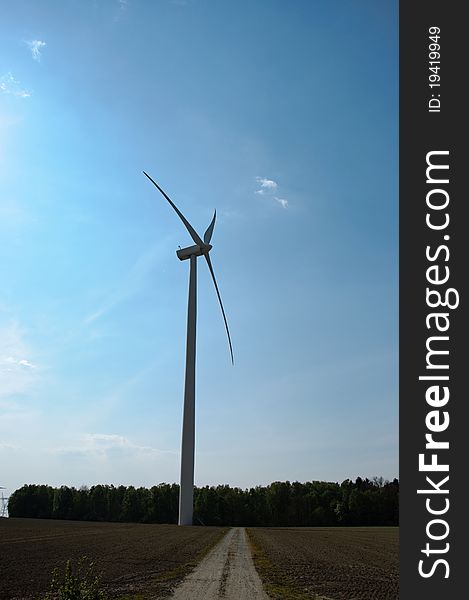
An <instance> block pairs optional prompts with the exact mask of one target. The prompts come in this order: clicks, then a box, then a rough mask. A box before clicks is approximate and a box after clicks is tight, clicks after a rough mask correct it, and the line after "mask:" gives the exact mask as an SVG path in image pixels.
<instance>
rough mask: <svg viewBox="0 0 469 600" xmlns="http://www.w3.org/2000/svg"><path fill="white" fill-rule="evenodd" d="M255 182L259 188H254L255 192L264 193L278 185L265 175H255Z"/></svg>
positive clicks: (271, 190)
mask: <svg viewBox="0 0 469 600" xmlns="http://www.w3.org/2000/svg"><path fill="white" fill-rule="evenodd" d="M256 181H257V183H258V184H259V185H260V188H259V189H258V190H256V194H261V195H264V194H265V193H266V192H274V191H275V190H276V189H277V187H278V185H277V183H276V182H275V181H274V180H273V179H267V178H266V177H256Z"/></svg>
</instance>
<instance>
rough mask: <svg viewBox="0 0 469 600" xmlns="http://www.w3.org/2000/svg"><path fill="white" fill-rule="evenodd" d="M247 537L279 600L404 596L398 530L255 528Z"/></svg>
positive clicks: (385, 599)
mask: <svg viewBox="0 0 469 600" xmlns="http://www.w3.org/2000/svg"><path fill="white" fill-rule="evenodd" d="M248 533H249V536H250V539H251V542H252V546H253V550H254V559H255V564H256V566H257V568H258V570H259V574H260V575H261V578H262V579H263V580H264V583H266V584H267V591H268V592H269V594H270V595H272V597H274V598H290V597H291V598H316V596H315V594H318V595H320V596H323V597H326V598H331V599H333V600H352V599H353V600H395V599H396V598H398V596H399V588H398V582H399V556H398V545H399V529H398V528H397V527H350V528H345V527H340V528H301V529H299V528H295V529H290V528H269V529H267V528H265V529H264V528H253V529H249V531H248ZM289 589H291V590H292V595H291V596H290V595H288V590H289ZM294 591H297V592H299V594H298V595H295V594H294Z"/></svg>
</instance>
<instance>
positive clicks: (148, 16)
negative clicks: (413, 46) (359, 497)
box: [0, 0, 398, 491]
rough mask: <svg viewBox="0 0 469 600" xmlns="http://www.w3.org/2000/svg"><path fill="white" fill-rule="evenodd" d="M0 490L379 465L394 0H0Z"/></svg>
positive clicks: (390, 327)
mask: <svg viewBox="0 0 469 600" xmlns="http://www.w3.org/2000/svg"><path fill="white" fill-rule="evenodd" d="M0 9H1V13H2V14H1V19H0V56H1V59H0V184H1V190H2V191H1V197H0V281H1V286H0V378H1V383H0V464H1V470H0V485H4V486H6V487H7V488H8V490H9V491H13V490H14V489H15V488H17V487H19V486H20V485H22V484H23V483H34V482H36V483H49V484H52V485H61V484H67V485H77V486H78V485H82V484H87V485H92V484H95V483H114V484H121V483H122V484H126V485H130V484H132V485H147V486H150V485H153V484H155V483H159V482H161V481H170V482H173V481H178V479H179V447H180V433H181V416H182V394H183V376H184V352H185V327H186V310H187V283H188V263H187V262H180V261H179V260H178V259H177V257H176V255H175V250H176V249H177V247H178V245H181V246H187V245H190V244H191V243H192V240H191V239H190V237H189V236H188V234H187V232H186V231H185V229H184V227H183V226H182V224H181V223H180V222H179V220H178V218H177V216H176V215H175V214H174V213H173V211H172V210H171V208H170V207H169V206H168V205H167V204H166V203H165V201H164V199H163V198H162V197H161V196H160V195H159V194H158V192H157V191H156V189H155V188H154V187H153V186H151V184H150V183H149V182H148V180H146V178H145V177H144V176H143V175H142V170H146V171H147V172H149V173H150V174H151V175H152V176H153V177H154V178H155V179H156V180H157V181H158V182H159V183H160V185H162V187H163V188H164V189H165V190H166V191H167V193H168V194H169V195H170V196H171V197H172V199H173V200H174V201H175V202H176V204H177V205H178V206H179V208H180V209H181V210H182V211H183V212H184V214H185V215H186V217H187V218H188V219H189V220H190V222H191V223H192V225H193V226H194V227H195V228H196V229H197V230H198V232H199V234H203V232H204V231H205V229H206V227H207V226H208V224H209V222H210V219H211V216H212V214H213V209H214V208H216V209H217V214H218V220H217V224H216V227H215V231H214V234H213V238H212V243H213V245H214V248H213V251H212V253H211V256H212V261H213V265H214V268H215V272H216V275H217V278H218V283H219V286H220V290H221V294H222V297H223V300H224V304H225V309H226V312H227V316H228V321H229V325H230V330H231V333H232V338H233V345H234V353H235V363H236V364H235V367H234V368H233V367H232V366H231V363H230V357H229V351H228V345H227V341H226V336H225V332H224V327H223V321H222V318H221V313H220V310H219V307H218V305H217V299H216V296H215V293H214V289H213V285H212V283H211V281H210V279H209V276H208V272H207V269H206V268H205V265H204V264H202V262H200V263H199V296H198V301H199V314H198V347H197V351H198V359H197V398H196V410H197V455H196V477H195V478H196V483H197V484H199V485H200V484H218V483H230V484H235V485H240V486H242V487H245V486H251V485H256V484H266V483H269V482H271V481H274V480H286V479H288V480H290V481H293V480H299V481H306V480H313V479H321V480H329V481H342V480H343V479H345V478H347V477H350V478H355V477H357V476H358V475H360V476H362V477H366V476H368V477H371V476H373V475H382V476H384V477H386V478H392V477H395V476H397V475H398V470H397V469H398V450H397V441H398V429H397V427H398V425H397V416H398V397H397V378H398V370H397V369H398V366H397V344H398V339H397V316H398V314H397V291H398V287H397V276H398V273H397V258H398V255H397V241H398V231H397V216H398V203H397V175H398V174H397V168H398V167H397V119H398V105H397V91H398V90H397V41H398V40H397V3H396V2H392V1H385V0H380V1H371V0H370V1H365V0H363V1H359V2H354V3H351V2H348V1H341V0H334V1H330V2H321V1H313V0H311V1H306V0H304V1H303V0H298V1H296V2H287V1H281V0H270V1H268V0H258V1H254V2H253V1H249V2H248V1H245V0H242V1H240V2H237V3H233V2H225V1H215V0H187V1H184V0H173V1H171V0H155V1H153V2H150V1H147V2H145V1H143V0H141V1H137V0H127V1H125V0H120V1H117V0H116V1H114V0H107V1H104V0H103V1H102V2H97V1H92V0H89V1H86V0H83V1H74V0H73V1H72V0H67V1H65V0H64V1H62V2H59V1H52V0H49V1H48V0H46V1H44V2H35V1H24V0H18V1H17V2H15V3H9V2H8V3H7V2H0Z"/></svg>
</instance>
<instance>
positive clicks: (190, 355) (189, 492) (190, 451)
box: [143, 171, 234, 525]
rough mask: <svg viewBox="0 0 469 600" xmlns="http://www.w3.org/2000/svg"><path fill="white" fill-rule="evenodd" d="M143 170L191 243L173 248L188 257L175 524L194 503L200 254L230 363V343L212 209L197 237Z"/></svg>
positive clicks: (188, 518) (185, 521) (188, 519)
mask: <svg viewBox="0 0 469 600" xmlns="http://www.w3.org/2000/svg"><path fill="white" fill-rule="evenodd" d="M143 174H144V175H145V176H146V177H148V179H149V180H150V181H151V182H152V183H153V185H154V186H155V187H156V188H157V189H158V190H159V191H160V192H161V193H162V194H163V196H164V197H165V198H166V200H167V201H168V202H169V203H170V204H171V206H172V207H173V208H174V210H175V211H176V213H177V214H178V216H179V218H180V219H181V221H182V222H183V223H184V225H185V227H186V229H187V231H188V232H189V234H190V236H191V238H192V239H193V240H194V242H195V246H189V247H187V248H182V249H180V250H178V251H177V252H176V254H177V256H178V258H179V260H187V259H190V274H189V304H188V309H187V342H186V378H185V386H184V412H183V421H182V446H181V484H180V488H179V520H178V523H179V525H192V515H193V506H194V452H195V350H196V343H195V339H196V337H195V333H196V316H197V257H198V256H204V257H205V260H206V261H207V265H208V269H209V271H210V274H211V276H212V280H213V284H214V285H215V291H216V293H217V296H218V301H219V303H220V308H221V312H222V315H223V320H224V322H225V329H226V334H227V336H228V344H229V346H230V354H231V362H232V364H234V358H233V346H232V344H231V337H230V330H229V329H228V323H227V320H226V315H225V309H224V308H223V303H222V301H221V296H220V291H219V290H218V285H217V280H216V279H215V273H214V272H213V267H212V261H211V260H210V256H209V254H208V253H209V252H210V250H211V249H212V246H211V244H210V240H211V239H212V233H213V228H214V226H215V218H216V215H217V213H216V211H215V214H214V215H213V219H212V222H211V223H210V225H209V226H208V228H207V231H206V232H205V234H204V239H203V241H202V239H201V238H200V237H199V235H198V234H197V232H196V231H195V229H194V228H193V227H192V225H191V224H190V223H189V221H188V220H187V219H186V218H185V217H184V215H183V214H182V213H181V211H180V210H179V209H178V208H177V206H176V205H175V204H174V203H173V202H172V200H171V199H170V198H169V196H167V194H165V192H164V191H163V190H162V189H161V188H160V186H159V185H158V184H157V183H156V181H153V179H152V178H151V177H150V175H148V174H147V173H145V171H143Z"/></svg>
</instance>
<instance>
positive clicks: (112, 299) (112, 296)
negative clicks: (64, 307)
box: [84, 244, 162, 324]
mask: <svg viewBox="0 0 469 600" xmlns="http://www.w3.org/2000/svg"><path fill="white" fill-rule="evenodd" d="M161 247H162V246H161V244H155V245H154V246H151V247H150V248H149V249H148V250H147V251H146V252H144V253H143V254H142V255H141V256H140V257H139V258H138V259H137V260H136V262H135V263H134V264H133V266H132V267H131V268H130V270H129V272H128V273H127V274H126V275H124V277H123V278H122V280H121V281H120V282H119V284H118V285H117V286H116V287H115V288H114V290H112V292H110V293H109V295H108V296H107V297H106V298H105V299H104V300H103V302H102V304H101V306H100V307H99V308H98V309H97V310H95V311H94V312H93V313H91V314H90V315H88V316H86V317H85V319H84V322H85V323H86V324H89V323H92V322H93V321H96V319H99V318H100V317H102V316H103V315H104V314H106V313H107V312H109V311H110V310H111V309H113V308H114V307H115V306H117V305H118V304H120V303H121V302H124V301H125V300H127V299H128V298H130V297H132V296H134V295H135V294H137V293H138V292H139V291H140V290H141V289H142V287H143V285H144V282H145V280H146V278H147V276H148V275H149V273H150V272H151V271H152V270H153V269H154V268H155V266H156V264H157V262H158V259H159V258H160V257H161Z"/></svg>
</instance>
